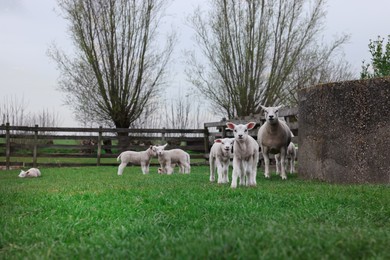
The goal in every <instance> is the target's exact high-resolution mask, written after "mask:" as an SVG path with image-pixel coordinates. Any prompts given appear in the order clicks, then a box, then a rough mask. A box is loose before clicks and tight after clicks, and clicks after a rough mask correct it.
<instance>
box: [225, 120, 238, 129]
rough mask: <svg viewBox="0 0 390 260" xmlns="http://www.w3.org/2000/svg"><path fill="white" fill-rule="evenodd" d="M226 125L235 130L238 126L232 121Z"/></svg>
mask: <svg viewBox="0 0 390 260" xmlns="http://www.w3.org/2000/svg"><path fill="white" fill-rule="evenodd" d="M226 126H227V127H228V128H229V129H230V130H234V128H236V125H235V124H233V123H232V122H227V123H226Z"/></svg>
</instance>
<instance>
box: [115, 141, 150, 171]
mask: <svg viewBox="0 0 390 260" xmlns="http://www.w3.org/2000/svg"><path fill="white" fill-rule="evenodd" d="M153 156H156V154H155V152H154V151H153V149H152V146H150V147H149V148H148V149H146V150H145V151H142V152H135V151H125V152H122V153H121V154H120V155H119V156H118V158H117V161H118V162H119V160H121V164H120V165H119V167H118V175H122V173H123V169H124V168H125V167H126V165H127V164H128V163H132V164H136V165H141V169H142V173H143V174H148V173H149V165H150V160H151V159H152V157H153Z"/></svg>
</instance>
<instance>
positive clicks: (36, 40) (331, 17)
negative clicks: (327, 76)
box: [0, 0, 390, 126]
mask: <svg viewBox="0 0 390 260" xmlns="http://www.w3.org/2000/svg"><path fill="white" fill-rule="evenodd" d="M205 1H206V0H174V1H173V2H172V4H171V5H170V7H169V9H168V10H167V12H168V14H170V18H171V19H172V24H173V25H174V27H175V28H176V30H177V31H178V36H179V42H178V45H177V47H176V50H177V52H176V53H175V59H174V62H175V63H174V64H173V65H172V67H173V69H174V70H177V73H174V74H173V75H172V82H171V89H176V88H179V87H180V86H188V83H187V82H186V81H185V76H184V75H183V65H182V64H181V58H180V55H181V54H182V51H183V50H184V49H191V48H192V47H193V42H191V29H190V28H188V27H187V26H186V25H185V19H186V17H187V16H188V15H189V14H191V13H192V11H193V10H194V8H195V6H197V5H198V4H201V3H204V2H205ZM327 6H328V9H327V12H328V14H327V23H326V29H325V31H324V37H325V39H328V38H332V37H334V36H337V35H340V34H342V33H347V34H349V35H350V36H351V38H350V42H349V43H348V44H347V45H345V46H344V52H345V54H346V59H347V60H348V61H349V62H350V63H351V65H352V67H353V69H354V70H355V71H356V74H358V73H359V71H360V67H361V62H362V60H369V58H370V56H369V53H368V47H367V45H368V42H369V39H376V37H377V36H378V35H381V36H382V37H385V38H387V35H389V34H390V15H389V14H388V12H389V10H390V1H389V0H371V1H367V0H328V3H327ZM55 10H56V11H55ZM58 11H59V10H58V7H57V6H56V1H55V0H0V103H1V102H4V97H11V96H12V97H15V96H17V97H21V98H22V97H23V99H24V101H26V102H27V103H28V106H27V107H28V109H30V110H31V111H33V112H38V111H41V110H42V109H49V110H50V111H55V112H58V113H59V114H60V117H61V119H62V120H61V121H62V124H61V126H77V123H76V122H75V121H74V120H73V119H72V114H71V112H70V109H69V108H67V107H66V106H64V105H63V98H62V95H63V93H61V92H59V91H58V90H56V85H57V79H58V75H59V72H58V71H57V70H56V64H55V63H54V62H53V61H52V60H51V59H50V58H49V57H48V56H47V54H46V53H47V50H48V48H49V46H50V45H51V44H52V43H53V42H55V43H56V44H57V45H58V46H59V47H60V49H63V50H65V51H68V52H71V51H72V44H71V40H70V37H69V34H68V31H67V24H66V21H65V20H64V19H63V18H62V17H61V16H59V14H58Z"/></svg>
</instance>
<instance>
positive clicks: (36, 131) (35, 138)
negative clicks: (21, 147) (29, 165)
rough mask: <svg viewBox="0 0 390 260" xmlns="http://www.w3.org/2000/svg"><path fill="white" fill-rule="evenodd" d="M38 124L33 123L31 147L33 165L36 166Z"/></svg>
mask: <svg viewBox="0 0 390 260" xmlns="http://www.w3.org/2000/svg"><path fill="white" fill-rule="evenodd" d="M37 129H38V125H35V130H34V147H33V167H34V168H35V167H37V146H38V130H37Z"/></svg>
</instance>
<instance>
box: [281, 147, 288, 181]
mask: <svg viewBox="0 0 390 260" xmlns="http://www.w3.org/2000/svg"><path fill="white" fill-rule="evenodd" d="M286 153H287V150H286V148H285V147H282V148H280V171H281V176H282V180H285V179H287V176H286V168H285V166H286V164H285V160H286V159H287V158H286V157H287V156H286Z"/></svg>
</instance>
